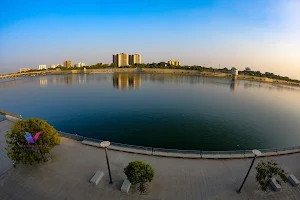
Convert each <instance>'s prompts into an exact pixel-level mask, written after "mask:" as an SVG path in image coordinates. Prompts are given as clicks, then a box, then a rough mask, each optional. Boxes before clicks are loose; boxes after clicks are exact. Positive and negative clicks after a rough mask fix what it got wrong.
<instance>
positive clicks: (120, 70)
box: [49, 68, 300, 87]
mask: <svg viewBox="0 0 300 200" xmlns="http://www.w3.org/2000/svg"><path fill="white" fill-rule="evenodd" d="M112 73H140V74H173V75H194V76H202V77H211V78H226V79H231V78H232V75H231V74H227V73H221V72H200V71H198V70H187V69H160V68H142V69H141V70H140V71H139V70H138V69H137V68H106V69H87V70H86V71H85V72H84V70H65V71H53V72H51V71H50V73H49V75H64V74H112ZM237 80H246V81H254V82H260V83H268V84H272V85H285V86H294V87H300V83H294V82H288V81H284V80H277V79H271V78H266V77H256V76H248V75H238V77H237Z"/></svg>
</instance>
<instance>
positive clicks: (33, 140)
mask: <svg viewBox="0 0 300 200" xmlns="http://www.w3.org/2000/svg"><path fill="white" fill-rule="evenodd" d="M40 134H41V132H37V133H36V134H35V136H34V137H32V136H31V134H30V133H28V132H25V135H24V137H25V138H26V140H27V142H28V143H30V144H34V143H35V142H36V141H37V139H38V138H39V136H40Z"/></svg>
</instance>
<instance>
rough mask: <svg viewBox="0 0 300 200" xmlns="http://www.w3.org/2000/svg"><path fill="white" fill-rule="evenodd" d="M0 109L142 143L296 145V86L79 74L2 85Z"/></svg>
mask: <svg viewBox="0 0 300 200" xmlns="http://www.w3.org/2000/svg"><path fill="white" fill-rule="evenodd" d="M0 109H3V110H7V111H9V112H13V113H17V114H21V115H22V116H23V117H24V118H29V117H39V118H42V119H45V120H47V121H48V122H49V123H50V124H51V125H53V126H54V127H55V128H56V129H57V130H61V131H65V132H69V133H73V134H78V135H83V136H86V137H92V138H97V139H102V140H110V141H112V142H118V143H125V144H133V145H140V146H150V147H161V148H173V149H195V150H236V149H253V148H259V149H262V148H279V147H288V146H297V145H300V88H297V87H291V86H276V85H270V84H265V83H258V82H250V81H242V80H237V81H235V82H233V81H231V80H230V79H220V78H208V77H200V76H183V75H162V74H90V75H85V74H80V75H50V76H40V77H24V78H20V79H19V80H16V81H8V82H0Z"/></svg>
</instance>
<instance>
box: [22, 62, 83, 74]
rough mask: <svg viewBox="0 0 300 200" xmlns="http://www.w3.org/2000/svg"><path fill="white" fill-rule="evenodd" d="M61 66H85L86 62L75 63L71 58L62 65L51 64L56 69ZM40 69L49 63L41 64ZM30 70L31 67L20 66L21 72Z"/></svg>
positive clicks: (45, 67)
mask: <svg viewBox="0 0 300 200" xmlns="http://www.w3.org/2000/svg"><path fill="white" fill-rule="evenodd" d="M59 66H62V67H68V68H70V67H84V66H86V64H85V63H83V62H79V63H77V64H75V65H73V63H72V61H71V60H66V61H64V63H63V64H62V65H61V64H52V65H50V68H52V69H55V68H56V67H59ZM38 69H39V70H44V69H47V65H39V68H38ZM29 70H30V68H20V72H25V71H29Z"/></svg>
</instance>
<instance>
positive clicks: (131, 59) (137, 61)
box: [129, 54, 142, 65]
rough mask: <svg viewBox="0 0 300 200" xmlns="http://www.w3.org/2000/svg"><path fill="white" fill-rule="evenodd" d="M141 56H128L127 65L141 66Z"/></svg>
mask: <svg viewBox="0 0 300 200" xmlns="http://www.w3.org/2000/svg"><path fill="white" fill-rule="evenodd" d="M141 63H142V56H141V55H140V54H133V55H129V65H133V64H141Z"/></svg>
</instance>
